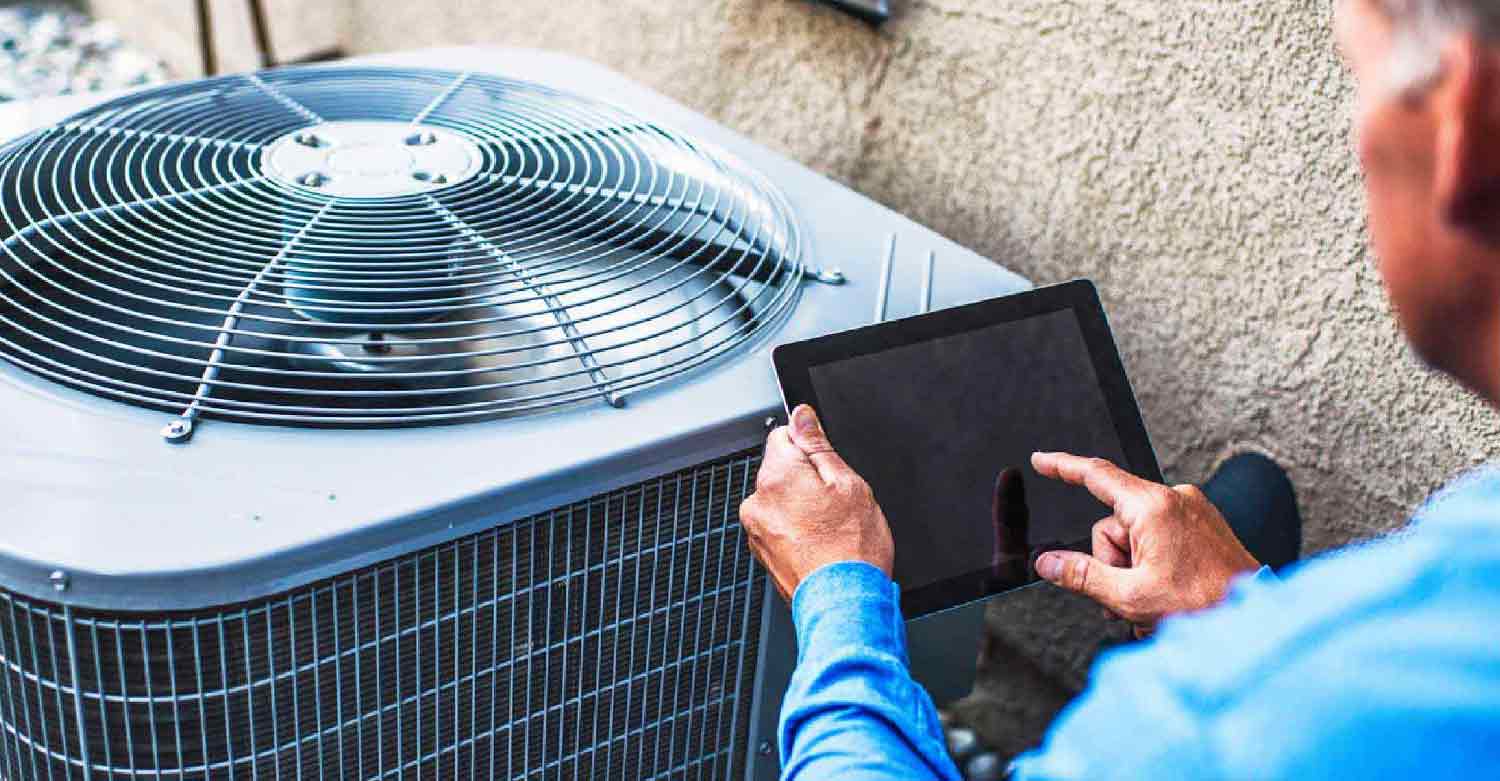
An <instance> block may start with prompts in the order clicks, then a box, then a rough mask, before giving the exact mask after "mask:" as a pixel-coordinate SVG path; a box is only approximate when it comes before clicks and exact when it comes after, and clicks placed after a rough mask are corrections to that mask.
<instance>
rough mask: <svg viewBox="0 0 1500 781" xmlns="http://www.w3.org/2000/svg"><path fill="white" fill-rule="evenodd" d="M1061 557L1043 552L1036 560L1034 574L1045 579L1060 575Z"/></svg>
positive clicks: (1053, 578)
mask: <svg viewBox="0 0 1500 781" xmlns="http://www.w3.org/2000/svg"><path fill="white" fill-rule="evenodd" d="M1062 571H1063V558H1062V557H1061V556H1059V555H1057V554H1055V553H1044V554H1042V555H1041V556H1040V557H1038V558H1037V560H1036V574H1038V575H1041V576H1042V577H1043V578H1044V579H1046V580H1054V581H1055V580H1057V579H1058V578H1060V577H1062Z"/></svg>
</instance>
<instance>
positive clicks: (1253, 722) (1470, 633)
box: [1032, 472, 1500, 777]
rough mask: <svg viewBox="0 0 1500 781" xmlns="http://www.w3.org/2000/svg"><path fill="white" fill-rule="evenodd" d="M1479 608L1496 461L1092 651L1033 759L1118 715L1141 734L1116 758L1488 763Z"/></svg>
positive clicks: (1247, 768)
mask: <svg viewBox="0 0 1500 781" xmlns="http://www.w3.org/2000/svg"><path fill="white" fill-rule="evenodd" d="M1496 615H1500V473H1495V472H1489V473H1482V474H1476V475H1471V476H1468V477H1465V478H1464V479H1462V480H1460V481H1458V482H1457V483H1456V484H1455V485H1454V486H1453V487H1452V488H1451V489H1449V490H1447V491H1445V492H1443V493H1441V494H1440V495H1439V496H1437V497H1436V498H1435V499H1434V500H1433V501H1432V502H1430V503H1428V504H1427V505H1426V506H1425V507H1424V509H1423V510H1422V512H1421V513H1420V514H1419V517H1418V519H1417V520H1416V521H1415V522H1414V523H1413V524H1412V525H1410V526H1409V527H1407V528H1405V529H1403V530H1401V531H1398V532H1394V533H1392V534H1390V535H1387V536H1385V537H1383V538H1381V539H1377V540H1372V541H1369V542H1364V543H1359V544H1355V545H1352V546H1349V547H1346V548H1342V549H1339V550H1336V551H1333V552H1330V553H1326V554H1324V555H1321V556H1318V557H1315V558H1313V559H1310V560H1308V561H1306V562H1303V563H1300V564H1297V565H1294V566H1293V567H1291V568H1289V569H1288V570H1286V571H1285V572H1283V573H1282V574H1281V575H1280V576H1269V575H1258V576H1253V577H1246V578H1244V579H1242V580H1241V581H1240V582H1238V583H1237V584H1236V586H1235V588H1234V589H1233V591H1232V593H1231V595H1230V597H1229V599H1227V600H1226V601H1225V603H1224V604H1223V605H1220V606H1219V607H1217V608H1214V609H1212V610H1207V611H1203V612H1201V613H1196V614H1192V615H1186V616H1180V617H1176V618H1172V619H1169V620H1167V621H1165V622H1163V623H1162V625H1161V627H1160V629H1159V631H1158V633H1157V635H1156V636H1155V637H1154V638H1153V639H1151V640H1149V641H1147V642H1144V643H1138V644H1134V645H1133V646H1127V647H1124V648H1122V649H1119V650H1117V651H1114V652H1111V653H1109V654H1108V655H1106V656H1104V657H1102V658H1101V659H1100V660H1099V662H1098V664H1096V666H1095V668H1094V671H1093V674H1092V675H1091V676H1090V679H1091V680H1090V692H1089V695H1088V696H1085V697H1083V698H1081V699H1080V702H1079V703H1077V704H1076V705H1075V706H1074V707H1072V708H1070V709H1069V711H1068V712H1067V713H1066V714H1065V716H1064V718H1063V719H1061V720H1060V721H1059V724H1058V728H1057V729H1054V731H1053V733H1052V734H1051V735H1050V736H1049V739H1048V745H1049V747H1056V748H1058V749H1059V750H1057V751H1049V752H1045V754H1044V755H1038V756H1035V757H1033V758H1032V761H1033V762H1035V763H1036V764H1035V767H1034V768H1033V769H1035V770H1036V771H1037V772H1038V773H1039V774H1041V775H1088V773H1080V772H1068V771H1070V770H1078V768H1071V767H1070V766H1064V765H1060V764H1057V763H1059V762H1062V761H1063V760H1064V759H1066V758H1068V757H1074V758H1077V757H1082V756H1086V755H1091V752H1092V749H1090V751H1083V750H1082V749H1081V748H1079V747H1080V746H1082V745H1083V744H1084V743H1090V742H1095V743H1097V742H1098V741H1099V740H1100V737H1099V736H1100V735H1102V734H1105V733H1106V732H1107V730H1108V725H1110V724H1117V723H1119V722H1120V720H1121V719H1129V720H1131V721H1132V722H1133V723H1139V724H1151V725H1152V728H1151V731H1152V735H1153V737H1154V738H1155V739H1154V740H1146V741H1142V740H1141V739H1140V738H1141V736H1140V735H1139V734H1137V733H1134V732H1129V734H1128V735H1127V734H1125V733H1122V734H1121V735H1120V736H1119V737H1120V742H1119V743H1118V744H1117V745H1114V746H1112V747H1111V750H1113V751H1114V752H1116V753H1115V756H1116V757H1118V758H1119V761H1120V762H1121V763H1122V766H1124V767H1131V766H1133V765H1132V763H1138V765H1139V767H1141V768H1145V767H1148V766H1150V767H1157V766H1159V765H1161V763H1163V762H1166V763H1167V764H1169V765H1172V766H1174V767H1180V768H1181V769H1187V770H1188V771H1189V772H1195V773H1197V774H1198V775H1203V774H1204V772H1205V771H1206V772H1209V773H1210V774H1212V775H1218V776H1226V777H1321V776H1323V775H1331V774H1336V773H1340V774H1343V773H1345V771H1352V772H1353V773H1354V774H1355V775H1400V774H1402V773H1401V772H1400V770H1401V769H1403V768H1423V767H1427V768H1432V767H1433V766H1434V765H1433V763H1436V765H1437V766H1438V767H1437V769H1438V770H1440V771H1444V772H1449V773H1450V774H1452V773H1462V772H1463V770H1464V769H1465V768H1470V769H1472V768H1474V767H1477V765H1475V764H1473V763H1474V762H1477V761H1480V760H1485V759H1494V760H1496V761H1500V756H1496V754H1497V753H1500V643H1497V642H1495V637H1496V632H1495V629H1494V625H1495V623H1494V617H1495V616H1496ZM1127 732H1128V731H1127ZM1070 747H1071V748H1076V749H1078V750H1077V751H1069V750H1068V749H1069V748H1070ZM1094 748H1097V746H1095V747H1094ZM1455 748H1456V749H1459V750H1451V749H1455ZM1444 750H1447V751H1446V753H1445V754H1442V755H1441V756H1436V757H1433V756H1428V754H1429V752H1431V751H1438V752H1442V751H1444ZM1486 752H1489V753H1486ZM1445 763H1446V764H1445ZM1455 763H1456V764H1455ZM1059 769H1061V771H1062V772H1053V771H1058V770H1059ZM1042 771H1046V772H1042ZM1387 771H1394V772H1387ZM1423 775H1428V773H1423ZM1437 775H1443V772H1439V773H1437Z"/></svg>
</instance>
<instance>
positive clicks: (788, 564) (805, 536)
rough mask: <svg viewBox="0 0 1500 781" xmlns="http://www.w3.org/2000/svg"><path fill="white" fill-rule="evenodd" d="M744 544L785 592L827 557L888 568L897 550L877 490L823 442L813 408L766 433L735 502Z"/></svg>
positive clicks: (788, 596) (802, 409) (829, 560)
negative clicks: (754, 470)
mask: <svg viewBox="0 0 1500 781" xmlns="http://www.w3.org/2000/svg"><path fill="white" fill-rule="evenodd" d="M740 523H742V524H744V526H745V533H746V536H747V537H748V538H749V541H750V550H751V551H753V552H754V553H755V557H756V558H758V559H760V561H761V563H762V564H764V565H765V566H766V569H767V570H769V571H770V573H771V579H772V580H773V581H775V583H776V588H777V590H778V591H780V592H781V596H782V598H784V599H791V597H792V594H794V593H795V592H796V591H797V586H798V584H800V583H801V582H802V579H803V578H805V577H807V576H808V575H810V574H812V572H813V570H816V569H818V568H819V567H821V566H823V565H825V564H833V563H835V562H840V561H865V562H869V563H870V564H873V565H875V566H876V567H879V568H880V570H881V571H882V572H884V573H885V574H887V575H889V574H891V565H892V563H893V562H894V560H895V556H896V549H895V545H894V543H892V542H891V530H890V527H889V526H888V525H887V524H886V520H885V514H884V513H882V512H881V511H880V506H879V505H877V504H876V503H875V494H874V493H873V492H871V491H870V486H869V485H868V484H867V483H865V481H864V479H863V478H861V477H860V476H859V475H857V474H855V473H854V470H853V469H850V468H849V465H848V464H846V463H844V459H842V458H839V455H838V453H835V452H834V450H833V445H831V444H829V442H828V437H827V435H825V434H824V433H823V426H822V424H820V423H819V422H818V416H817V415H816V414H815V413H814V412H813V409H812V407H809V406H807V405H806V404H803V405H801V406H799V407H797V409H795V410H793V411H792V425H791V426H790V427H786V426H782V427H781V428H778V429H776V430H775V431H772V432H771V436H770V437H769V438H767V439H766V455H765V460H763V461H762V462H761V465H760V474H759V475H757V476H756V478H755V493H753V494H751V495H750V496H748V497H746V499H745V501H744V503H743V504H741V505H740Z"/></svg>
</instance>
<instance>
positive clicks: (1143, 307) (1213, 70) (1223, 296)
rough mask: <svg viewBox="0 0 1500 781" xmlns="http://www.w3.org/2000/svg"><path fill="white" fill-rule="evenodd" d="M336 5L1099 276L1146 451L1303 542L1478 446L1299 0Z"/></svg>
mask: <svg viewBox="0 0 1500 781" xmlns="http://www.w3.org/2000/svg"><path fill="white" fill-rule="evenodd" d="M895 6H896V18H895V19H894V20H893V21H892V22H891V23H889V24H888V25H886V26H885V28H884V29H882V30H880V31H878V32H876V31H873V30H871V29H869V28H867V27H865V26H864V25H862V24H859V23H857V22H854V21H852V20H849V19H847V18H845V17H844V16H842V15H841V14H838V13H835V12H832V11H830V10H827V9H825V8H823V7H821V6H816V5H812V4H809V3H806V2H800V1H799V0H715V1H713V2H706V1H705V0H615V1H614V2H608V3H600V2H593V1H592V0H511V1H510V2H505V3H492V2H487V1H484V0H429V2H424V3H405V2H391V1H390V0H352V6H351V9H352V10H351V15H350V19H349V27H348V37H347V38H346V44H347V47H348V48H349V49H350V50H351V51H354V52H369V51H386V50H393V49H401V48H414V47H421V46H429V45H434V44H448V43H503V44H513V45H525V46H537V47H544V48H551V49H560V50H564V51H569V52H574V53H577V54H581V55H583V56H586V57H589V58H592V59H594V60H597V61H599V62H602V63H604V64H607V65H609V66H611V67H614V68H616V69H618V70H620V71H622V72H624V73H626V74H627V75H629V76H631V77H633V78H636V79H638V80H640V81H642V82H645V83H646V84H648V85H650V86H652V87H654V88H655V89H657V90H659V91H661V92H664V93H666V94H667V95H669V96H671V97H673V98H676V99H677V100H680V101H682V102H683V103H686V104H688V105H689V106H693V107H695V108H697V109H699V110H702V111H704V112H706V113H707V114H709V115H710V116H713V117H714V118H716V119H719V120H720V121H723V122H724V123H726V124H728V125H730V126H732V127H734V128H736V129H737V130H740V131H742V132H744V133H747V134H748V135H750V136H751V137H753V138H756V139H757V140H760V141H762V142H764V143H766V144H769V145H771V146H773V147H776V148H778V149H780V150H782V151H785V152H787V153H788V154H790V155H791V156H793V157H795V158H797V159H799V160H801V161H803V162H805V163H807V164H808V165H810V166H812V167H813V168H815V169H817V170H819V171H821V172H823V173H825V174H827V175H829V176H831V177H833V178H835V179H838V180H840V181H842V182H845V183H847V184H850V185H852V186H853V187H855V188H856V189H858V190H860V191H862V192H864V193H867V194H868V195H870V196H871V197H873V198H875V199H876V200H879V201H881V202H882V203H885V204H887V205H890V206H892V207H894V208H896V209H897V210H899V211H902V212H905V213H907V214H910V215H913V216H914V217H916V218H917V219H918V220H920V221H922V222H925V223H927V224H929V225H932V226H933V227H935V228H937V229H938V230H939V231H941V232H942V233H944V234H946V235H948V236H950V237H952V238H954V239H956V240H958V241H959V242H961V243H963V244H966V245H969V246H971V247H973V248H975V249H976V250H978V251H979V252H980V253H982V254H985V255H988V256H990V257H993V258H994V259H996V260H997V261H1000V262H1002V263H1005V264H1006V265H1008V266H1010V267H1012V268H1014V269H1016V270H1017V271H1019V272H1021V273H1023V274H1026V275H1028V276H1030V277H1032V278H1033V279H1035V280H1037V281H1039V282H1048V281H1055V280H1062V279H1067V278H1070V277H1075V276H1088V277H1093V278H1094V279H1095V280H1097V281H1098V282H1099V284H1100V287H1101V288H1102V290H1103V293H1104V296H1105V299H1106V302H1107V306H1108V307H1109V310H1110V312H1111V315H1112V318H1113V320H1114V323H1115V327H1116V331H1117V334H1118V337H1119V340H1120V342H1121V346H1122V349H1123V350H1124V353H1125V356H1126V362H1127V365H1128V366H1129V368H1130V370H1131V373H1132V377H1133V379H1134V382H1135V385H1136V389H1137V392H1138V393H1139V395H1140V397H1141V401H1142V405H1143V407H1144V409H1145V415H1146V419H1147V425H1148V427H1149V428H1150V430H1151V432H1152V434H1153V437H1154V439H1155V441H1156V445H1157V449H1158V451H1159V453H1160V455H1161V458H1162V461H1163V465H1164V467H1165V469H1166V470H1167V472H1168V473H1169V474H1170V475H1172V476H1173V477H1174V478H1176V479H1180V480H1189V479H1196V478H1201V477H1202V476H1204V474H1205V472H1206V470H1207V468H1208V467H1209V465H1210V464H1211V462H1212V461H1213V460H1214V458H1215V457H1216V456H1217V455H1218V454H1219V453H1220V452H1222V451H1223V450H1225V449H1226V448H1230V447H1233V446H1236V445H1240V444H1255V445H1259V446H1261V447H1264V448H1266V449H1269V450H1270V451H1272V452H1273V453H1275V454H1277V455H1278V456H1280V457H1281V458H1282V459H1283V460H1285V461H1286V462H1287V463H1288V464H1290V465H1291V467H1292V472H1293V476H1294V478H1295V480H1296V482H1297V485H1298V486H1299V488H1300V489H1301V491H1302V499H1303V503H1304V506H1305V510H1306V513H1307V515H1308V522H1309V538H1310V541H1311V543H1312V545H1313V546H1314V547H1316V548H1324V547H1327V546H1330V545H1335V544H1339V543H1342V542H1345V541H1347V540H1348V539H1350V538H1351V537H1355V536H1360V535H1368V534H1373V533H1376V532H1379V531H1381V530H1385V529H1388V528H1390V527H1391V526H1393V525H1394V524H1397V523H1398V522H1399V521H1400V520H1401V518H1402V517H1403V514H1404V512H1405V511H1407V510H1409V509H1410V508H1411V507H1412V506H1413V504H1414V503H1415V502H1416V501H1418V499H1419V498H1420V497H1421V496H1422V495H1424V494H1425V492H1427V491H1428V490H1430V489H1431V488H1432V487H1434V486H1435V485H1437V484H1438V483H1439V482H1440V481H1442V480H1443V479H1444V478H1445V477H1447V476H1448V475H1450V474H1452V473H1453V472H1454V471H1455V470H1457V469H1459V468H1462V467H1464V466H1466V465H1468V464H1470V463H1472V462H1473V461H1475V460H1477V459H1480V458H1482V457H1484V455H1485V454H1486V453H1487V452H1488V451H1489V450H1490V448H1491V447H1492V446H1493V445H1494V443H1495V442H1496V439H1495V434H1496V426H1495V421H1494V418H1492V417H1491V416H1490V415H1488V414H1486V413H1484V412H1483V411H1482V410H1481V409H1480V407H1479V406H1478V405H1477V404H1476V403H1475V402H1473V401H1472V400H1471V399H1469V398H1468V397H1466V396H1465V395H1464V394H1463V393H1461V392H1459V391H1457V390H1455V389H1453V388H1451V387H1450V386H1449V385H1448V384H1447V383H1446V382H1444V381H1442V380H1439V379H1436V378H1433V377H1430V376H1428V375H1427V374H1425V373H1424V371H1423V370H1422V369H1421V368H1419V366H1418V365H1417V363H1416V362H1415V361H1414V359H1413V358H1411V357H1410V355H1409V354H1408V352H1407V350H1406V349H1405V347H1404V346H1403V344H1402V342H1401V340H1400V338H1399V336H1398V334H1397V333H1396V331H1395V330H1394V326H1393V325H1392V322H1391V320H1390V318H1389V315H1388V312H1387V305H1386V303H1385V301H1384V298H1383V296H1382V294H1381V291H1380V285H1379V278H1378V276H1377V275H1376V273H1375V270H1374V268H1373V266H1372V262H1371V260H1370V258H1369V256H1368V253H1367V252H1366V249H1365V232H1364V225H1363V212H1362V200H1361V191H1360V187H1359V178H1358V170H1357V168H1356V166H1355V163H1354V160H1353V158H1352V155H1351V152H1350V146H1349V141H1348V135H1347V125H1348V111H1349V98H1350V93H1349V83H1348V79H1347V78H1346V76H1345V74H1344V73H1343V71H1342V70H1341V68H1340V65H1339V63H1338V61H1337V59H1336V57H1335V54H1334V52H1333V47H1332V45H1331V42H1330V39H1329V35H1330V32H1329V22H1330V18H1329V14H1330V11H1329V7H1330V6H1331V3H1327V2H1323V1H1322V0H1263V1H1262V2H1245V1H1244V0H1183V1H1180V2H1172V3H1163V2H1160V0H1116V1H1115V2H1080V1H1074V0H1004V2H1001V1H1000V0H906V2H902V1H901V0H897V2H896V3H895Z"/></svg>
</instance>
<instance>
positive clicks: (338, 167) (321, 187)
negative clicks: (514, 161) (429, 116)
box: [261, 120, 484, 198]
mask: <svg viewBox="0 0 1500 781" xmlns="http://www.w3.org/2000/svg"><path fill="white" fill-rule="evenodd" d="M483 161H484V154H483V152H481V151H480V149H479V145H478V144H476V143H475V142H474V141H472V140H470V139H469V138H467V137H465V136H463V135H460V134H458V133H454V132H452V131H450V130H444V129H442V128H438V127H431V126H427V125H420V124H412V123H409V122H381V121H363V120H362V121H350V122H325V123H323V124H320V125H314V126H312V127H306V128H302V129H300V130H296V131H293V132H291V133H287V134H286V135H284V136H282V137H280V138H278V139H276V140H275V141H273V142H271V144H270V147H269V148H268V149H267V150H266V153H265V156H264V157H263V158H262V162H261V169H262V171H263V173H265V174H266V176H268V177H270V178H272V179H275V180H277V181H280V182H281V183H283V184H285V185H287V186H290V187H295V188H297V189H299V190H305V191H309V192H316V193H321V194H324V195H333V196H338V197H343V198H391V197H400V196H408V195H420V194H421V193H425V192H429V191H432V190H436V189H440V188H443V187H449V186H451V185H455V184H458V183H460V182H463V181H465V180H467V179H469V178H471V177H473V176H474V174H475V173H476V172H477V171H478V170H479V169H480V166H481V164H482V163H483Z"/></svg>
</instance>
